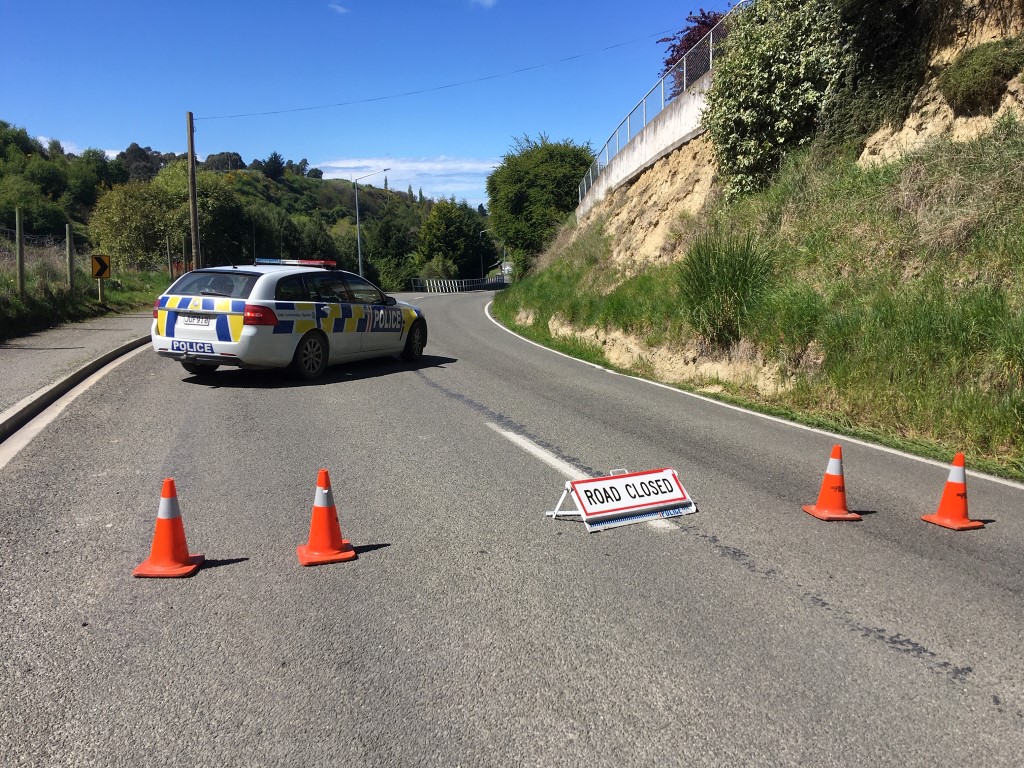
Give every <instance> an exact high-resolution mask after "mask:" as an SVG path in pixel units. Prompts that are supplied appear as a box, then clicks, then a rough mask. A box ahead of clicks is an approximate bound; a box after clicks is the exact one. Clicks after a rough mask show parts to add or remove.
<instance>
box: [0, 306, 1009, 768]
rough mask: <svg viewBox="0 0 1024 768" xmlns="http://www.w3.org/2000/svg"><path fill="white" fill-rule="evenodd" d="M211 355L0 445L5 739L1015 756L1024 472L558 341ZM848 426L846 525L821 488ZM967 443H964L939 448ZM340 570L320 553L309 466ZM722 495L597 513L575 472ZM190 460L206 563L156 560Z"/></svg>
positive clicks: (343, 750) (608, 760)
mask: <svg viewBox="0 0 1024 768" xmlns="http://www.w3.org/2000/svg"><path fill="white" fill-rule="evenodd" d="M415 298H416V301H417V303H419V304H420V306H422V307H423V309H424V310H425V312H426V313H427V317H428V319H429V322H430V340H429V344H428V347H427V354H426V356H425V357H424V359H423V361H422V362H421V363H420V364H419V365H416V366H409V365H408V364H405V363H402V362H401V361H400V360H398V359H388V360H384V361H379V362H372V363H360V364H356V365H349V366H341V367H337V368H332V369H331V371H330V372H329V374H328V376H327V377H326V378H325V379H324V380H322V381H320V382H317V383H314V384H310V385H300V384H297V383H296V382H294V381H292V380H290V379H288V378H287V377H286V376H284V375H282V374H280V373H276V372H243V371H231V370H222V371H220V372H218V373H217V374H216V375H214V376H213V377H210V378H207V379H197V378H193V377H191V376H189V375H187V374H186V373H185V372H184V371H183V370H182V369H181V368H180V366H178V365H177V364H176V363H174V362H172V361H168V360H164V359H160V358H158V357H156V355H154V354H152V353H151V352H150V351H148V350H146V351H144V352H143V353H142V354H138V355H135V356H134V357H131V358H130V359H128V360H127V361H125V362H124V363H123V364H122V365H120V366H119V367H117V368H116V369H114V370H113V371H111V372H110V373H108V374H107V375H106V376H105V377H104V378H103V379H101V380H100V382H99V383H98V384H97V385H95V386H94V387H92V388H91V389H89V390H88V391H87V392H86V393H85V394H83V395H82V396H80V397H79V398H78V399H77V400H75V401H74V402H73V403H72V404H71V405H70V406H69V407H67V408H66V410H64V412H63V413H62V414H61V415H60V416H59V417H58V418H57V419H56V420H55V421H53V423H51V424H50V425H49V426H47V427H46V428H45V429H44V430H43V431H42V432H41V433H40V434H39V435H38V436H37V437H36V438H35V439H34V440H32V442H30V443H29V444H28V445H27V446H26V447H25V448H24V449H23V450H22V451H21V452H20V453H19V454H18V455H17V456H16V457H15V458H14V459H13V460H11V461H10V463H8V464H7V465H6V466H5V467H4V468H3V469H0V605H2V606H3V612H4V614H3V622H2V625H0V724H2V726H0V764H3V765H5V766H6V765H22V764H24V765H32V766H53V765H69V766H70V765H74V766H80V765H115V766H120V765H124V766H143V765H160V766H165V765H190V766H191V765H213V766H235V765H239V766H242V765H245V766H249V765H310V764H318V765H395V766H406V765H494V766H510V765H539V766H554V765H568V766H578V765H587V766H603V765H609V766H611V765H615V766H621V765H629V766H633V765H650V766H654V765H657V766H664V765H687V766H690V765H728V766H738V765H773V766H774V765H797V764H803V765H841V766H855V765H875V766H877V765H893V766H896V765H898V766H1019V765H1020V764H1021V762H1022V756H1024V653H1022V651H1024V648H1022V634H1024V632H1022V629H1024V618H1022V617H1024V610H1022V609H1024V568H1022V562H1024V559H1022V554H1024V520H1022V508H1024V504H1022V502H1024V491H1022V489H1021V488H1020V486H1016V485H1013V484H1007V483H1001V482H995V481H992V480H988V479H985V478H982V477H978V476H974V475H971V476H969V478H968V488H969V499H970V512H971V515H972V517H975V518H981V519H984V520H988V521H990V522H989V524H988V526H987V527H986V528H985V529H983V530H979V531H970V532H962V533H957V532H953V531H948V530H945V529H942V528H939V527H936V526H932V525H928V524H927V523H924V522H922V521H921V520H920V519H919V518H920V516H921V515H923V514H930V513H932V512H934V511H935V508H936V506H937V503H938V500H939V497H940V495H941V493H942V490H943V487H944V484H945V482H946V479H947V476H948V465H941V464H940V465H936V464H933V463H927V462H922V461H919V460H915V459H912V458H909V457H904V456H901V455H898V454H894V453H892V452H885V451H881V450H879V449H877V448H872V447H869V446H864V445H860V444H858V443H855V442H852V441H848V440H842V439H838V440H837V439H836V438H834V437H832V436H829V435H825V434H821V433H817V432H813V431H809V430H805V429H801V428H798V427H795V426H792V425H787V424H784V423H781V422H777V421H774V420H769V419H764V418H761V417H756V416H752V415H750V414H746V413H744V412H741V411H738V410H735V409H730V408H727V407H723V406H721V405H718V404H714V403H710V402H707V401H704V400H702V399H699V398H694V397H692V396H689V395H685V394H682V393H679V392H676V391H673V390H670V389H668V388H663V387H657V386H654V385H651V384H647V383H644V382H640V381H637V380H634V379H631V378H629V377H625V376H620V375H617V374H613V373H609V372H607V371H602V370H599V369H596V368H594V367H592V366H589V365H587V364H585V363H581V362H578V361H574V360H570V359H567V358H564V357H561V356H559V355H556V354H554V353H552V352H549V351H545V350H542V349H539V348H537V347H535V346H533V345H531V344H529V343H527V342H525V341H523V340H521V339H518V338H517V337H515V336H512V335H510V334H508V333H507V332H506V331H504V330H502V329H501V328H499V327H498V326H496V325H495V324H493V323H492V322H491V321H490V320H488V318H487V317H486V315H485V314H484V306H485V304H486V302H487V300H488V299H489V298H490V296H489V294H472V295H455V296H440V295H431V296H426V297H415ZM837 442H838V443H840V444H841V445H842V446H843V458H844V469H845V484H846V488H847V498H848V501H849V505H850V508H851V509H853V510H856V511H860V512H862V513H864V519H863V520H862V521H861V522H857V523H825V522H821V521H818V520H816V519H814V518H812V517H811V516H809V515H807V514H805V513H803V512H802V511H801V509H800V508H801V505H803V504H808V503H812V502H814V501H815V499H816V497H817V494H818V490H819V487H820V485H821V481H822V474H823V472H824V469H825V466H826V464H827V462H828V456H829V451H830V449H831V447H832V445H833V444H834V443H837ZM950 458H952V457H950ZM321 467H323V468H327V469H328V470H329V471H330V475H331V480H332V486H333V491H334V497H335V501H336V503H337V507H338V513H339V517H340V519H341V528H342V531H343V533H344V535H345V537H346V538H349V539H351V540H352V542H353V544H354V545H355V546H356V549H357V551H358V553H359V556H358V559H357V560H355V561H353V562H350V563H340V564H334V565H324V566H317V567H312V568H303V567H300V565H299V563H298V560H297V557H296V551H295V548H296V546H298V545H299V544H302V543H305V541H306V539H307V536H308V532H309V524H310V516H311V509H312V502H313V499H314V492H315V484H316V478H317V470H318V469H320V468H321ZM659 467H674V468H675V469H676V470H677V471H678V473H679V477H680V479H681V481H682V483H683V485H684V486H685V487H686V489H687V491H688V492H689V493H690V494H691V495H692V496H693V497H694V498H695V499H696V501H697V505H698V508H699V512H698V513H696V514H694V515H689V516H686V517H682V518H676V519H673V520H665V521H658V522H657V523H639V524H636V525H630V526H625V527H622V528H616V529H614V530H609V531H602V532H600V533H593V534H588V533H587V532H586V530H585V528H584V526H583V525H582V523H580V522H579V521H577V520H573V519H559V520H553V519H551V518H548V517H546V516H545V514H544V513H545V511H546V510H550V509H553V508H554V505H555V504H556V502H557V501H558V498H559V496H560V494H561V491H562V488H563V486H564V484H565V482H566V480H567V479H568V477H567V474H568V472H569V471H571V470H572V468H575V469H576V470H578V471H579V472H580V473H581V474H584V475H587V474H589V475H600V474H604V473H606V472H607V471H608V470H610V469H613V468H626V469H630V470H634V471H636V470H643V469H655V468H659ZM165 477H173V478H174V479H175V481H176V485H177V490H178V498H179V503H180V508H181V512H182V518H183V521H184V526H185V530H186V533H187V538H188V544H189V547H190V550H191V551H192V552H193V553H202V554H205V556H206V558H207V561H206V565H205V566H204V567H203V568H202V569H201V570H200V571H199V572H198V573H197V574H196V575H195V576H194V577H192V578H189V579H175V580H164V579H134V578H132V576H131V571H132V569H133V568H135V566H137V565H138V564H139V563H140V562H141V561H142V560H143V559H145V557H146V556H147V555H148V554H149V546H150V542H151V539H152V535H153V530H154V523H155V519H156V513H157V508H158V504H159V498H160V488H161V481H162V480H163V478H165Z"/></svg>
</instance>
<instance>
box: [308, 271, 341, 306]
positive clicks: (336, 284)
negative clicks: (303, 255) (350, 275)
mask: <svg viewBox="0 0 1024 768" xmlns="http://www.w3.org/2000/svg"><path fill="white" fill-rule="evenodd" d="M312 280H313V288H314V290H315V291H316V294H317V296H318V297H319V298H320V301H329V302H334V303H348V302H349V301H351V299H349V297H348V290H347V289H346V288H345V283H344V281H342V279H341V277H340V276H339V275H331V274H328V275H314V276H313V278H312Z"/></svg>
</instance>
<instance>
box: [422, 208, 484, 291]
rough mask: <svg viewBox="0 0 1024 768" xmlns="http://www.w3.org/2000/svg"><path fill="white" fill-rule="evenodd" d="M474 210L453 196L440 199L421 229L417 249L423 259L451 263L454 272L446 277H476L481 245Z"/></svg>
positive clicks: (478, 268)
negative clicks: (447, 198) (456, 200)
mask: <svg viewBox="0 0 1024 768" xmlns="http://www.w3.org/2000/svg"><path fill="white" fill-rule="evenodd" d="M480 229H481V226H480V221H479V220H478V219H477V217H476V213H475V212H474V211H473V210H472V209H471V208H470V207H469V206H468V205H466V204H465V203H461V204H460V203H456V202H455V198H451V199H449V200H443V199H442V200H439V201H437V202H436V203H434V206H433V207H432V208H431V209H430V215H429V216H427V220H426V221H424V222H423V226H422V227H421V228H420V242H419V248H418V251H419V253H420V255H421V256H422V257H423V258H424V260H425V261H428V262H430V261H435V260H438V259H440V260H441V261H440V262H438V263H439V264H440V263H444V264H446V265H447V264H450V265H451V266H452V267H453V269H454V272H455V274H453V275H448V276H449V277H455V276H458V277H461V278H469V277H478V276H479V270H480V258H481V256H482V249H483V247H484V245H483V241H482V239H481V238H480V236H479V235H480Z"/></svg>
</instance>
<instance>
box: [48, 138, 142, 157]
mask: <svg viewBox="0 0 1024 768" xmlns="http://www.w3.org/2000/svg"><path fill="white" fill-rule="evenodd" d="M52 140H53V137H52V136H36V141H38V142H39V143H40V144H42V145H43V146H44V147H49V146H50V142H51V141H52ZM58 141H60V146H61V148H62V149H63V150H64V154H66V155H81V154H82V148H81V147H79V146H78V145H77V144H75V142H73V141H64V140H63V139H58ZM102 151H103V154H104V155H106V156H107V160H113V159H114V158H115V157H117V156H118V155H119V154H121V153H122V152H123V151H124V150H123V149H104V150H102Z"/></svg>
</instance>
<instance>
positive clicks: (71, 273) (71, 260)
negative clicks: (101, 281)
mask: <svg viewBox="0 0 1024 768" xmlns="http://www.w3.org/2000/svg"><path fill="white" fill-rule="evenodd" d="M64 248H65V251H66V255H67V257H68V292H69V293H71V294H72V295H74V292H75V236H74V233H73V232H72V231H71V225H70V224H65V225H64Z"/></svg>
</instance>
